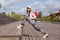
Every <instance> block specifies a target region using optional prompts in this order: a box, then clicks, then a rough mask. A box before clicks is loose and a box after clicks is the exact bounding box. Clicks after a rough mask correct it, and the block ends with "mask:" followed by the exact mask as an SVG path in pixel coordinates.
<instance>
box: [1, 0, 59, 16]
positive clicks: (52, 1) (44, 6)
mask: <svg viewBox="0 0 60 40" xmlns="http://www.w3.org/2000/svg"><path fill="white" fill-rule="evenodd" d="M0 3H1V4H2V6H3V7H5V8H7V9H8V10H10V11H14V12H20V13H26V6H27V5H30V6H31V7H32V11H33V12H34V11H38V12H39V11H42V12H43V15H49V14H50V13H49V12H55V11H57V10H58V9H60V0H47V1H45V2H40V1H38V0H8V1H6V0H0Z"/></svg>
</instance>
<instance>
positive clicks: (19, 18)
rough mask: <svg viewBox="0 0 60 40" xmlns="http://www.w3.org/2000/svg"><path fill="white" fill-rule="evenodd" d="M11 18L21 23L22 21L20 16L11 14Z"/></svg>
mask: <svg viewBox="0 0 60 40" xmlns="http://www.w3.org/2000/svg"><path fill="white" fill-rule="evenodd" d="M11 17H12V18H14V19H16V20H21V21H23V20H24V18H23V16H22V15H18V14H12V16H11Z"/></svg>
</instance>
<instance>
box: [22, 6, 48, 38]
mask: <svg viewBox="0 0 60 40" xmlns="http://www.w3.org/2000/svg"><path fill="white" fill-rule="evenodd" d="M26 9H27V14H28V16H25V20H24V22H23V23H22V25H23V26H24V23H25V22H26V21H28V22H29V23H30V24H31V25H32V26H33V27H34V28H35V29H36V30H37V31H39V32H41V33H43V34H44V36H43V38H47V36H48V34H47V33H45V32H44V31H43V30H42V29H39V28H38V26H37V24H36V21H35V18H36V16H35V15H34V13H32V12H31V6H27V8H26Z"/></svg>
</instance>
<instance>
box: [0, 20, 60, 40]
mask: <svg viewBox="0 0 60 40" xmlns="http://www.w3.org/2000/svg"><path fill="white" fill-rule="evenodd" d="M20 23H21V21H17V22H13V23H10V24H6V25H3V26H0V40H45V39H43V38H42V36H43V34H42V33H41V32H38V31H37V30H35V29H34V28H33V27H32V26H31V25H30V24H29V23H28V22H26V23H25V27H23V28H17V27H18V26H19V25H20ZM37 25H39V28H42V29H43V30H44V31H45V32H47V33H48V34H49V37H48V38H47V39H46V40H60V35H59V34H60V24H53V23H45V22H39V23H37Z"/></svg>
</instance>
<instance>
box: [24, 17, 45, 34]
mask: <svg viewBox="0 0 60 40" xmlns="http://www.w3.org/2000/svg"><path fill="white" fill-rule="evenodd" d="M26 21H27V22H28V23H29V24H31V25H32V26H33V27H34V28H35V29H36V30H37V31H40V32H42V33H43V34H45V32H44V31H43V30H42V29H40V28H39V27H38V25H37V23H36V21H35V20H29V19H27V18H25V19H24V21H23V24H25V23H26Z"/></svg>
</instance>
